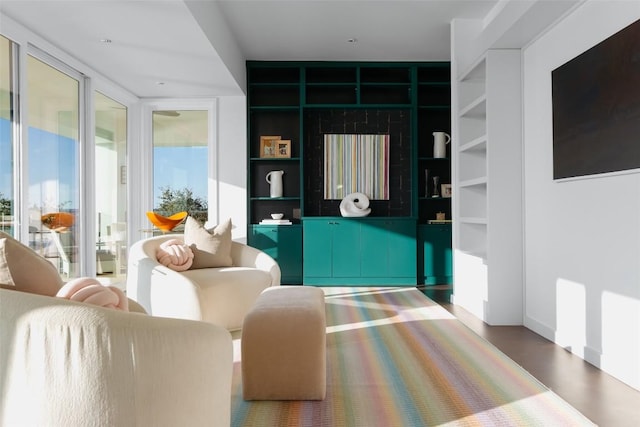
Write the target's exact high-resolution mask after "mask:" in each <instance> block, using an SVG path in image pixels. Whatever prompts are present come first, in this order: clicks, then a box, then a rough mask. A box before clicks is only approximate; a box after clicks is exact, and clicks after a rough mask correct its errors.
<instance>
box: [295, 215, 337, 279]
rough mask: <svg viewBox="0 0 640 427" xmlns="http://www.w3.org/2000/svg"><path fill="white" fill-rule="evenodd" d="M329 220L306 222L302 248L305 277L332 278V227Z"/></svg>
mask: <svg viewBox="0 0 640 427" xmlns="http://www.w3.org/2000/svg"><path fill="white" fill-rule="evenodd" d="M329 222H330V221H328V220H305V221H304V225H303V227H304V238H303V240H302V247H303V253H304V257H303V259H304V261H303V264H304V270H303V271H304V275H305V277H331V270H332V268H331V255H332V254H331V240H332V239H331V227H332V225H331V224H330V223H329Z"/></svg>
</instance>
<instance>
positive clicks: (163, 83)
mask: <svg viewBox="0 0 640 427" xmlns="http://www.w3.org/2000/svg"><path fill="white" fill-rule="evenodd" d="M156 84H157V85H158V86H164V85H165V82H156Z"/></svg>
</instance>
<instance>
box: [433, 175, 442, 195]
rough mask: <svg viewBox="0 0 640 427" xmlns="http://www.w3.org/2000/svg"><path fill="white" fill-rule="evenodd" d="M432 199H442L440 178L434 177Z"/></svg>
mask: <svg viewBox="0 0 640 427" xmlns="http://www.w3.org/2000/svg"><path fill="white" fill-rule="evenodd" d="M431 197H440V177H439V176H434V177H433V194H432V195H431Z"/></svg>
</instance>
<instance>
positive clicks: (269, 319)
mask: <svg viewBox="0 0 640 427" xmlns="http://www.w3.org/2000/svg"><path fill="white" fill-rule="evenodd" d="M326 341H327V340H326V319H325V309H324V292H322V289H320V288H314V287H310V286H281V287H273V288H268V289H266V290H264V291H263V292H262V294H260V296H259V297H258V300H257V301H256V303H255V305H254V307H253V308H252V309H251V311H250V312H249V313H248V314H247V316H246V317H245V319H244V324H243V326H242V340H241V350H242V391H243V396H244V398H245V399H246V400H322V399H324V397H325V394H326V389H327V377H326V366H327V357H326Z"/></svg>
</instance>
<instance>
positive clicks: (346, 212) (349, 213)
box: [340, 193, 371, 217]
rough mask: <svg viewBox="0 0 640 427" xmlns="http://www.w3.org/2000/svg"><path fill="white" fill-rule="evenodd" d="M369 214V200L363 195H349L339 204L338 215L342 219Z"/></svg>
mask: <svg viewBox="0 0 640 427" xmlns="http://www.w3.org/2000/svg"><path fill="white" fill-rule="evenodd" d="M370 213H371V208H370V207H369V198H368V197H367V196H366V195H365V194H363V193H351V194H347V196H346V197H345V198H344V199H342V201H341V202H340V215H342V216H344V217H360V216H367V215H369V214H370Z"/></svg>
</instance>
